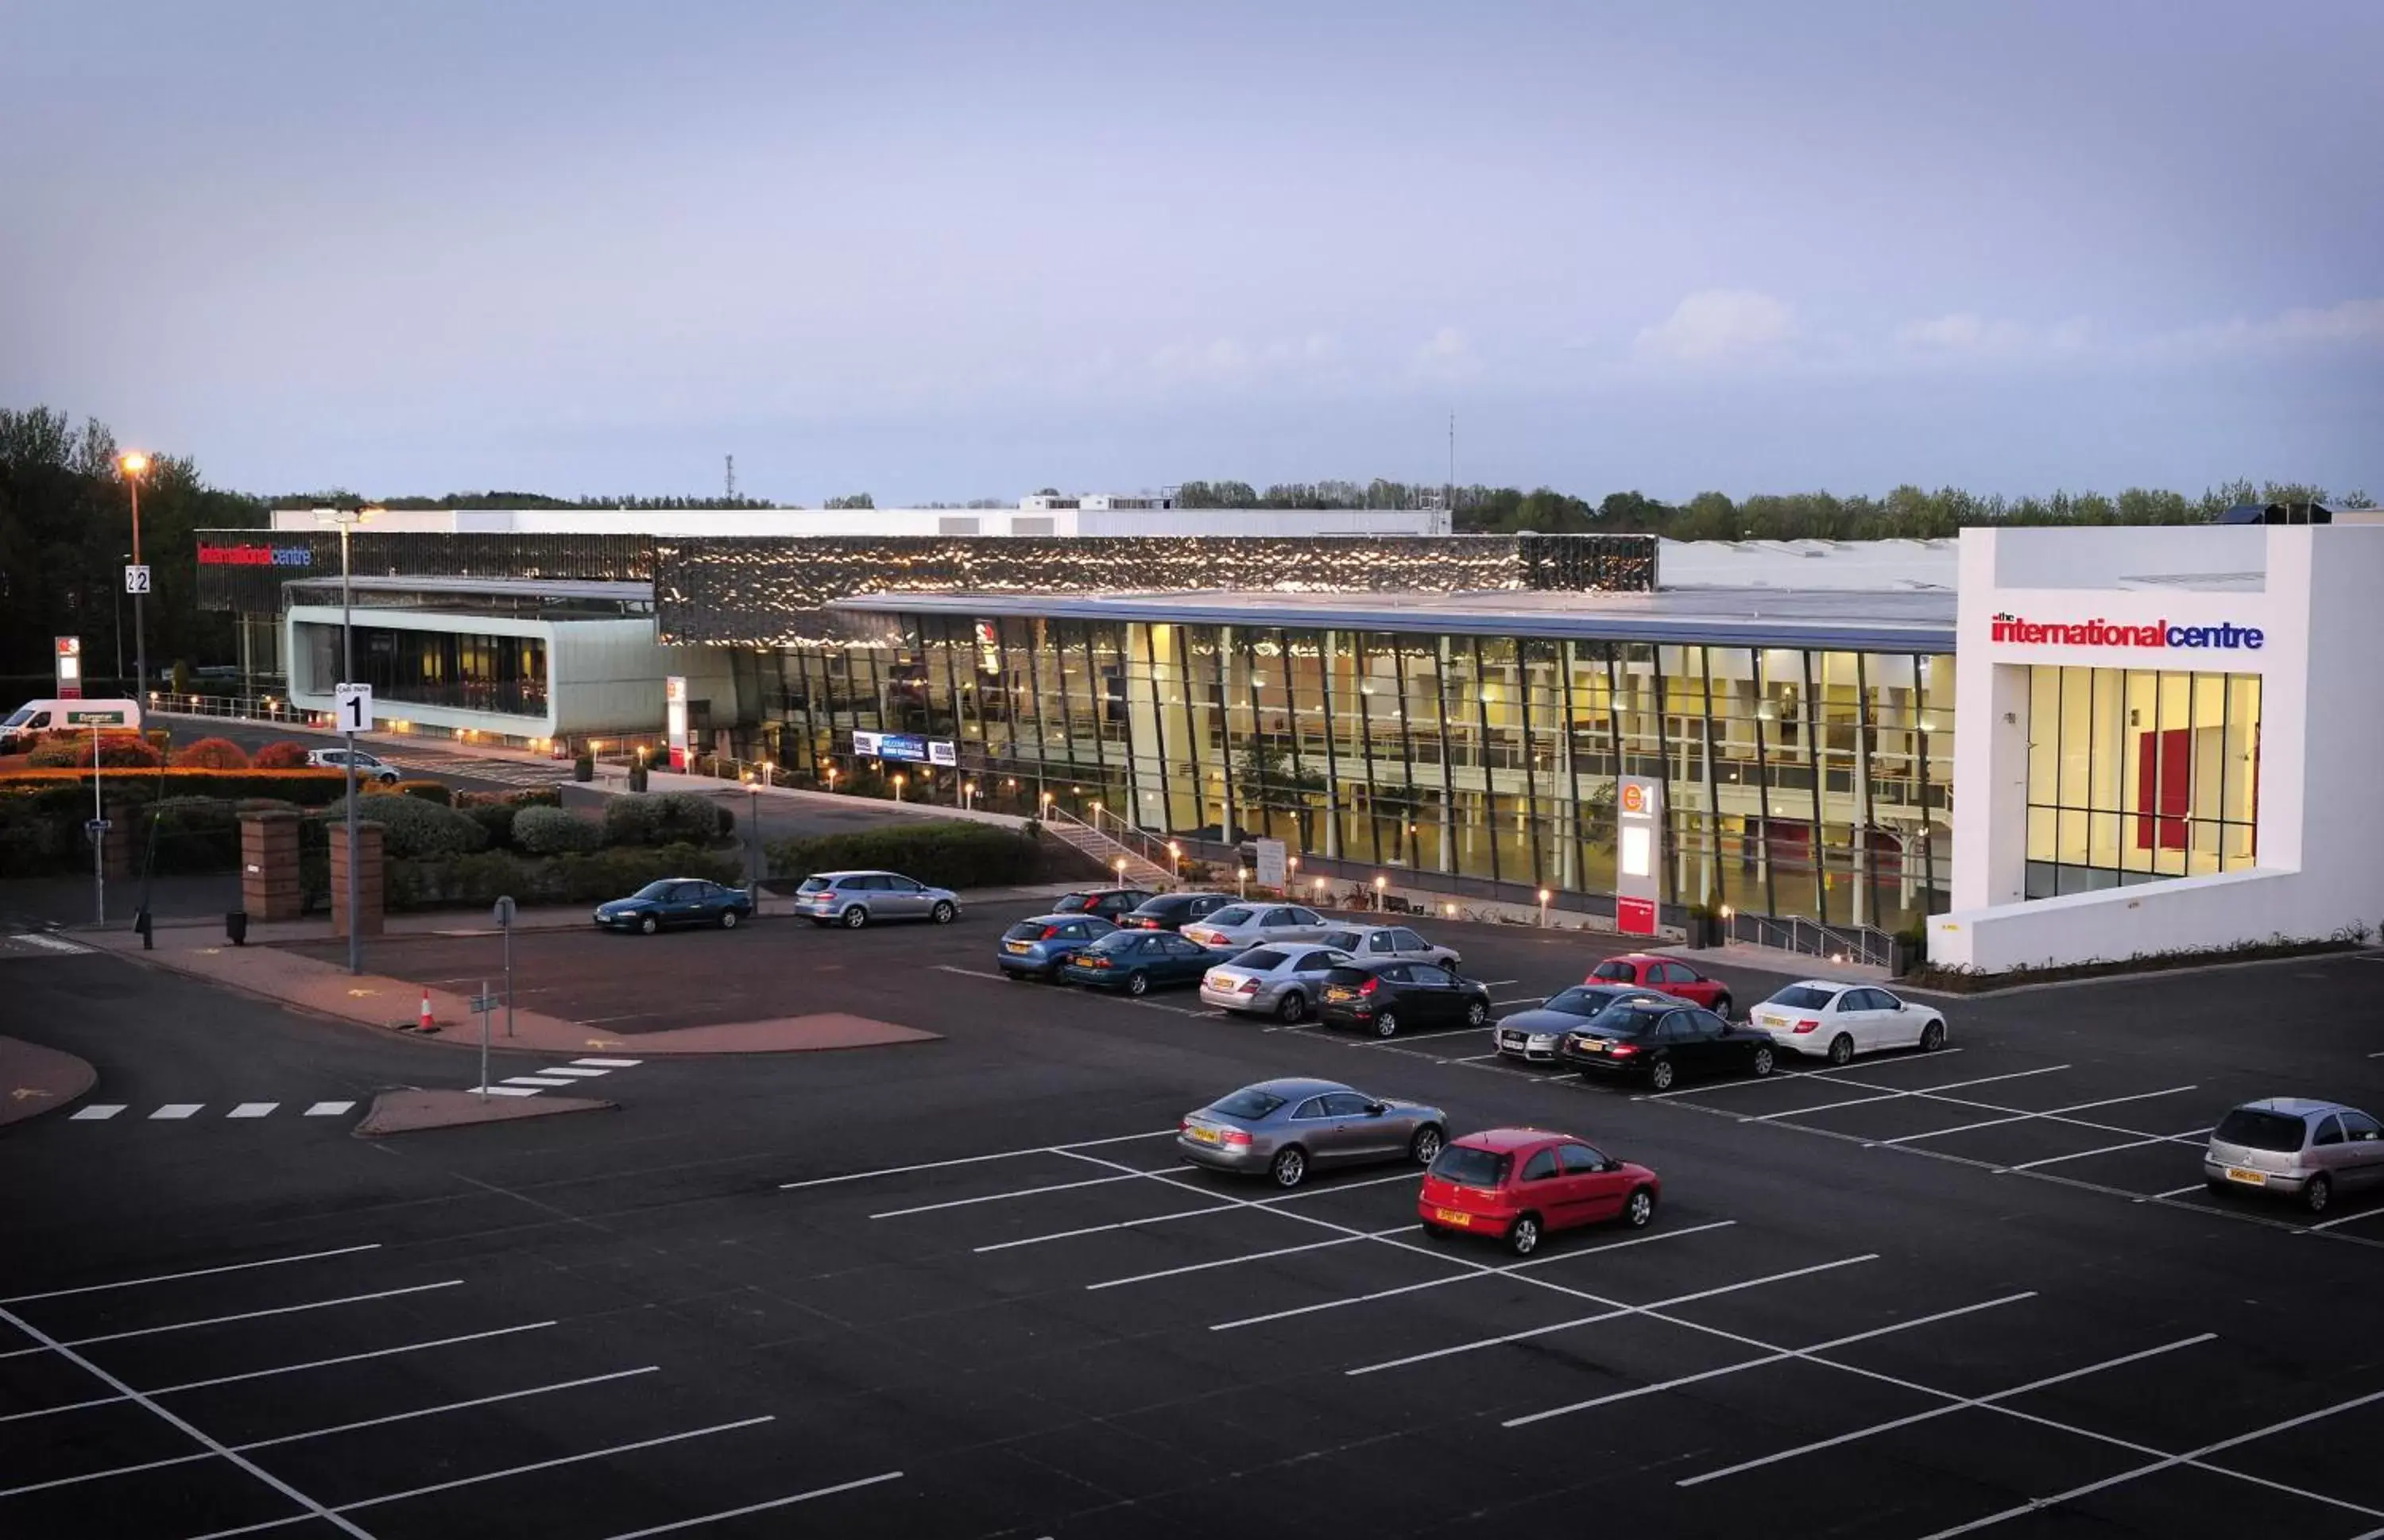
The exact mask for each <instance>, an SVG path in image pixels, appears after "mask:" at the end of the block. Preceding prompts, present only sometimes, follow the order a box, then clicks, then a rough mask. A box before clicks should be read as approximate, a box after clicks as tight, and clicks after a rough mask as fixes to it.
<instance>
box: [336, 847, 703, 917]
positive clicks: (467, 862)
mask: <svg viewBox="0 0 2384 1540" xmlns="http://www.w3.org/2000/svg"><path fill="white" fill-rule="evenodd" d="M321 859H322V858H320V857H308V858H302V860H301V863H300V871H301V874H302V879H301V880H302V887H304V889H305V891H306V893H307V895H308V901H309V903H310V904H311V903H315V902H319V901H322V900H321V899H320V897H319V896H318V895H319V894H320V893H321V892H322V890H323V889H324V888H325V887H326V885H327V884H328V883H329V876H328V868H327V867H318V866H313V865H310V864H309V861H310V860H311V861H313V862H316V863H319V862H320V861H321ZM388 870H389V877H388V882H389V888H388V900H387V901H388V903H389V906H390V907H391V909H427V908H432V907H435V906H438V905H441V904H467V905H471V906H473V907H476V908H477V907H478V906H480V905H483V904H490V903H493V902H495V901H496V900H498V899H499V898H502V897H506V896H511V897H512V898H514V899H515V900H519V901H521V902H523V903H593V902H597V901H600V900H605V899H618V898H624V897H626V896H627V895H628V894H631V893H634V892H636V891H637V890H638V889H639V888H643V887H644V886H645V885H646V884H648V883H650V882H652V881H655V880H656V879H658V878H661V877H705V878H709V879H710V880H712V881H714V882H717V883H722V884H725V885H729V886H733V885H735V884H736V883H737V882H738V881H739V876H740V874H739V872H738V869H737V862H736V859H735V858H734V857H732V856H727V855H723V854H720V853H717V852H714V851H700V850H697V849H696V848H695V847H693V846H691V845H665V846H662V847H659V848H656V849H651V850H627V851H593V852H590V853H587V854H577V855H559V856H552V857H547V858H544V859H533V858H529V857H525V856H518V855H514V854H511V853H509V852H506V851H483V852H481V853H478V854H474V855H461V856H447V857H442V858H437V859H427V860H401V861H391V863H389V868H388Z"/></svg>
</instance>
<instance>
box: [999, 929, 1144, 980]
mask: <svg viewBox="0 0 2384 1540" xmlns="http://www.w3.org/2000/svg"><path fill="white" fill-rule="evenodd" d="M1116 931H1117V926H1115V925H1111V924H1110V923H1109V922H1108V921H1107V920H1104V919H1102V918H1101V917H1100V916H1099V915H1098V914H1037V915H1036V916H1035V917H1034V918H1033V919H1029V920H1021V921H1019V922H1018V923H1017V924H1016V925H1012V926H1011V927H1010V928H1009V929H1008V930H1005V931H1003V932H1002V933H1001V946H1000V950H997V951H996V952H995V953H994V956H993V960H994V962H995V963H998V964H1000V968H1001V971H1002V972H1003V973H1005V974H1008V975H1010V976H1011V977H1012V978H1044V979H1056V978H1058V977H1059V976H1060V969H1061V968H1062V966H1063V965H1065V963H1067V961H1068V959H1070V958H1071V957H1074V956H1075V955H1076V953H1078V952H1080V951H1082V950H1085V949H1086V947H1089V946H1091V945H1092V944H1093V943H1094V942H1096V941H1098V940H1099V939H1100V938H1102V937H1104V936H1111V935H1114V934H1116Z"/></svg>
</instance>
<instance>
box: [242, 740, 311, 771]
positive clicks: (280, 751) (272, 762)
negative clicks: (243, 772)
mask: <svg viewBox="0 0 2384 1540" xmlns="http://www.w3.org/2000/svg"><path fill="white" fill-rule="evenodd" d="M248 764H249V768H250V769H252V770H304V769H305V768H306V745H304V743H296V742H292V740H291V739H286V738H285V739H282V740H281V741H280V742H279V743H268V744H267V745H266V746H265V747H264V748H262V749H259V750H258V751H256V753H255V757H253V758H252V759H250V760H249V762H248Z"/></svg>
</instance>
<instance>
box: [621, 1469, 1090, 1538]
mask: <svg viewBox="0 0 2384 1540" xmlns="http://www.w3.org/2000/svg"><path fill="white" fill-rule="evenodd" d="M901 1479H902V1472H900V1471H888V1472H885V1473H883V1474H882V1475H875V1476H863V1477H862V1478H861V1479H860V1480H859V1481H847V1482H838V1484H836V1485H834V1486H821V1487H815V1488H813V1490H812V1491H809V1492H798V1493H796V1494H795V1495H794V1496H793V1497H773V1498H771V1499H770V1500H769V1501H768V1502H765V1503H748V1504H746V1505H745V1506H744V1507H743V1508H731V1509H723V1510H721V1511H720V1512H718V1513H707V1514H705V1515H703V1516H702V1518H700V1519H679V1520H676V1521H672V1522H670V1523H667V1524H656V1525H654V1526H653V1527H652V1528H651V1529H633V1530H630V1531H628V1532H627V1533H626V1534H615V1535H610V1536H607V1540H648V1537H649V1536H651V1535H656V1534H677V1533H678V1532H679V1531H680V1530H683V1529H693V1528H695V1527H696V1526H697V1525H699V1524H716V1523H719V1522H720V1521H722V1520H724V1519H742V1518H743V1517H745V1515H747V1514H748V1513H767V1512H769V1511H770V1510H771V1509H777V1508H787V1507H790V1506H792V1505H793V1504H796V1503H807V1502H810V1501H811V1500H812V1499H813V1497H835V1496H836V1495H837V1494H838V1493H839V1492H853V1491H858V1490H859V1489H860V1488H862V1487H864V1486H875V1485H876V1484H878V1483H880V1482H888V1481H900V1480H901ZM1044 1540H1050V1537H1049V1536H1048V1535H1047V1536H1045V1537H1044Z"/></svg>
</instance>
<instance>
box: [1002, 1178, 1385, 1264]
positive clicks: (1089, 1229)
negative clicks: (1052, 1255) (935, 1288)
mask: <svg viewBox="0 0 2384 1540" xmlns="http://www.w3.org/2000/svg"><path fill="white" fill-rule="evenodd" d="M1422 1177H1423V1173H1422V1172H1421V1171H1403V1172H1400V1173H1398V1174H1397V1175H1394V1176H1375V1177H1371V1178H1369V1179H1368V1180H1366V1181H1363V1182H1335V1183H1334V1184H1332V1185H1331V1186H1314V1187H1302V1188H1300V1189H1299V1190H1298V1192H1287V1193H1283V1194H1281V1195H1279V1196H1277V1197H1274V1198H1258V1199H1256V1200H1255V1202H1256V1206H1257V1207H1259V1208H1262V1209H1263V1208H1271V1207H1273V1205H1275V1204H1277V1203H1296V1202H1298V1200H1299V1199H1301V1198H1322V1197H1326V1196H1328V1195H1330V1194H1332V1193H1336V1192H1350V1191H1354V1190H1355V1189H1357V1188H1359V1187H1379V1186H1384V1184H1386V1183H1390V1182H1415V1181H1420V1180H1422ZM1185 1190H1186V1192H1198V1191H1199V1190H1200V1189H1198V1188H1197V1187H1186V1189H1185ZM1202 1196H1204V1197H1205V1196H1207V1195H1206V1194H1205V1193H1204V1194H1203V1195H1202ZM1242 1203H1243V1200H1242V1199H1238V1198H1235V1199H1229V1200H1227V1201H1225V1202H1223V1203H1212V1204H1211V1205H1210V1206H1209V1207H1208V1208H1205V1209H1186V1210H1183V1211H1180V1212H1177V1213H1172V1214H1151V1215H1149V1216H1148V1217H1147V1218H1143V1219H1121V1220H1118V1221H1116V1222H1114V1223H1109V1224H1086V1225H1080V1226H1078V1227H1077V1228H1076V1229H1074V1230H1054V1231H1051V1232H1050V1233H1049V1234H1048V1235H1040V1236H1021V1237H1020V1238H1019V1239H1017V1240H998V1241H995V1242H994V1243H993V1244H992V1245H990V1246H979V1247H975V1248H972V1249H974V1250H975V1251H978V1252H986V1251H1009V1250H1012V1249H1014V1248H1018V1247H1021V1246H1040V1245H1042V1244H1043V1243H1044V1242H1045V1241H1053V1240H1074V1239H1075V1238H1076V1237H1077V1236H1099V1235H1104V1234H1107V1233H1108V1232H1109V1231H1111V1230H1139V1229H1142V1228H1144V1227H1145V1226H1147V1225H1151V1224H1165V1223H1170V1222H1172V1221H1174V1220H1178V1219H1194V1218H1198V1216H1199V1215H1201V1214H1223V1213H1231V1212H1232V1211H1235V1209H1238V1208H1240V1207H1242Z"/></svg>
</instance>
